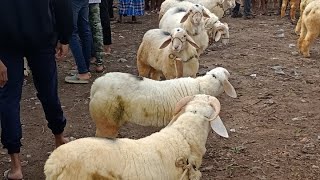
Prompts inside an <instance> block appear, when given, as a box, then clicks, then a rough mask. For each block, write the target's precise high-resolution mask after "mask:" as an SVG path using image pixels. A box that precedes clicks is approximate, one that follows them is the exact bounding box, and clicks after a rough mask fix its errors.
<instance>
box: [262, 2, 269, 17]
mask: <svg viewBox="0 0 320 180" xmlns="http://www.w3.org/2000/svg"><path fill="white" fill-rule="evenodd" d="M267 3H268V2H267V0H261V11H262V15H267V13H268V12H267Z"/></svg>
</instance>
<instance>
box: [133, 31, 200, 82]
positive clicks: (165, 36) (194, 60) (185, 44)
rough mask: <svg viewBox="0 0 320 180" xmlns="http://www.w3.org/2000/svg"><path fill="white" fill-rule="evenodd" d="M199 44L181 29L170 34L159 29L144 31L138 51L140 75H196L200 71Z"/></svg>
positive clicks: (158, 78) (170, 76)
mask: <svg viewBox="0 0 320 180" xmlns="http://www.w3.org/2000/svg"><path fill="white" fill-rule="evenodd" d="M197 48H199V47H198V45H197V44H196V43H195V42H194V41H193V39H192V38H191V37H190V36H189V35H188V34H187V32H186V31H185V30H184V29H182V28H175V29H173V30H172V31H171V34H170V33H168V32H166V31H163V30H161V29H151V30H149V31H147V32H146V33H145V34H144V36H143V38H142V43H141V44H140V46H139V49H138V52H137V68H138V72H139V76H142V77H150V78H151V79H154V80H160V76H161V75H162V74H163V75H164V77H165V78H166V79H173V78H177V77H189V76H190V77H195V76H196V74H197V72H198V70H199V59H198V53H197Z"/></svg>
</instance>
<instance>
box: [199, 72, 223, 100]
mask: <svg viewBox="0 0 320 180" xmlns="http://www.w3.org/2000/svg"><path fill="white" fill-rule="evenodd" d="M196 79H197V80H198V81H199V93H201V94H208V95H211V96H218V95H220V94H221V93H223V91H224V89H223V85H222V83H221V82H220V81H219V80H218V79H217V78H214V77H213V76H212V75H205V76H202V77H197V78H196Z"/></svg>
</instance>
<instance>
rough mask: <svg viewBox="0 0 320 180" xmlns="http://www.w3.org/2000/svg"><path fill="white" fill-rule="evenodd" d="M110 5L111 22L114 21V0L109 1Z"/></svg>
mask: <svg viewBox="0 0 320 180" xmlns="http://www.w3.org/2000/svg"><path fill="white" fill-rule="evenodd" d="M107 4H108V13H109V17H110V21H114V20H115V19H114V13H113V0H107Z"/></svg>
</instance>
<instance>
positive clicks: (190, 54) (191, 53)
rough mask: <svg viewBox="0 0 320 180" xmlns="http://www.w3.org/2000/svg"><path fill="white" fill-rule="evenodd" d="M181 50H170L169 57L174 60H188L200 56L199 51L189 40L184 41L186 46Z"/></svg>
mask: <svg viewBox="0 0 320 180" xmlns="http://www.w3.org/2000/svg"><path fill="white" fill-rule="evenodd" d="M170 49H172V48H171V47H170ZM182 49H185V50H181V51H179V52H174V51H170V54H169V56H168V57H169V58H170V59H172V60H177V58H180V59H181V60H182V61H183V62H188V61H190V60H191V59H193V58H199V57H198V53H197V51H196V49H195V48H194V47H192V46H191V45H190V44H189V43H188V42H184V47H183V48H182Z"/></svg>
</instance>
